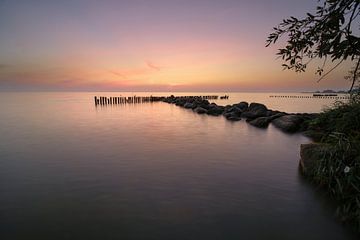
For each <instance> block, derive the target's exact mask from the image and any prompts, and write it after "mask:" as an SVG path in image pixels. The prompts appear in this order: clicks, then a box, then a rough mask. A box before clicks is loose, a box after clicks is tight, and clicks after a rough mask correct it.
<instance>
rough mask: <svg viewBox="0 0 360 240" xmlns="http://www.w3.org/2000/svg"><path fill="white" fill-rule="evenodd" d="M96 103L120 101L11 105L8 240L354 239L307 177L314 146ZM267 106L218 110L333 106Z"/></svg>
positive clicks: (3, 173)
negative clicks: (306, 154)
mask: <svg viewBox="0 0 360 240" xmlns="http://www.w3.org/2000/svg"><path fill="white" fill-rule="evenodd" d="M95 94H96V95H105V96H106V95H108V96H115V94H114V93H109V94H107V93H2V94H1V96H0V111H1V118H0V137H1V141H0V238H1V239H2V240H10V239H11V240H14V239H160V240H161V239H210V240H211V239H227V240H231V239H327V240H330V239H356V236H354V235H353V234H352V233H351V232H350V231H349V230H348V229H346V228H344V227H343V226H341V225H340V224H339V223H338V222H337V221H336V220H335V218H334V212H333V210H334V209H333V208H332V207H333V206H331V203H329V202H328V201H326V199H324V198H323V197H322V196H321V195H320V194H319V193H316V191H315V190H314V188H313V187H312V186H309V185H308V184H307V183H306V182H305V181H303V180H302V178H301V176H300V175H299V172H298V161H299V146H300V144H301V143H307V142H309V140H308V139H307V138H305V137H304V136H302V135H300V134H292V135H288V134H284V133H282V132H280V131H279V130H277V129H276V128H273V127H272V126H271V125H270V126H269V128H268V129H266V130H263V129H257V128H254V127H252V126H250V125H248V124H247V123H246V122H245V121H240V122H229V121H226V120H225V119H224V118H223V117H221V116H219V117H212V116H206V115H198V114H195V113H193V112H192V111H190V110H186V109H183V108H179V107H177V106H175V105H171V104H166V103H153V104H151V103H147V104H137V105H125V106H124V105H121V106H120V105H117V106H106V107H95V106H94V104H93V96H94V95H95ZM120 94H122V95H123V96H124V95H125V93H118V94H117V95H120ZM158 94H160V93H158ZM191 94H193V93H191ZM137 95H142V94H140V93H137ZM143 95H149V94H143ZM153 95H155V94H154V93H153ZM160 95H162V94H160ZM166 95H168V93H167V94H166ZM268 96H269V94H260V93H257V94H241V93H238V94H231V95H230V99H229V100H227V101H222V102H220V100H219V103H220V104H223V105H225V104H227V103H230V102H232V101H237V102H238V101H240V100H247V101H251V100H254V101H258V102H263V103H266V104H267V105H268V106H269V107H270V108H273V109H278V110H282V111H288V112H300V111H304V110H306V108H307V109H308V111H307V112H317V111H320V110H321V108H323V107H324V106H325V105H329V104H330V103H331V102H329V100H313V101H312V104H308V102H307V101H309V100H308V99H306V100H303V99H298V100H297V101H298V102H297V105H293V103H292V102H288V101H287V100H284V99H282V100H280V99H270V98H269V97H268ZM302 100H303V102H301V101H302Z"/></svg>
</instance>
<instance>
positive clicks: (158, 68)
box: [146, 61, 161, 71]
mask: <svg viewBox="0 0 360 240" xmlns="http://www.w3.org/2000/svg"><path fill="white" fill-rule="evenodd" d="M146 65H147V66H148V67H149V68H151V69H155V70H156V71H160V70H161V67H159V66H155V65H154V64H153V63H152V62H151V61H146Z"/></svg>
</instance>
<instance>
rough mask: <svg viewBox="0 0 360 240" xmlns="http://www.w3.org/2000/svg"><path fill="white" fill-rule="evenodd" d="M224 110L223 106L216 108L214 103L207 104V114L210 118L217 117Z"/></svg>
mask: <svg viewBox="0 0 360 240" xmlns="http://www.w3.org/2000/svg"><path fill="white" fill-rule="evenodd" d="M224 110H225V108H224V107H223V106H218V105H216V104H215V103H212V104H209V106H208V112H207V114H209V115H212V116H219V115H221V114H222V113H223V112H224Z"/></svg>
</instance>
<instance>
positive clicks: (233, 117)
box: [224, 112, 241, 121]
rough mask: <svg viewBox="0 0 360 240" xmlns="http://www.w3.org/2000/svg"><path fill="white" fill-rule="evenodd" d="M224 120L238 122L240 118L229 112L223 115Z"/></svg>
mask: <svg viewBox="0 0 360 240" xmlns="http://www.w3.org/2000/svg"><path fill="white" fill-rule="evenodd" d="M224 116H225V118H226V119H227V120H230V121H240V120H241V117H240V115H238V114H237V113H235V112H229V113H226V114H224Z"/></svg>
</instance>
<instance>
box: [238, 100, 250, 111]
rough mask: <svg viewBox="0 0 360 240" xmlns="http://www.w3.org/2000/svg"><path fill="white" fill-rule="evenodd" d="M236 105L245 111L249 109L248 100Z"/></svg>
mask: <svg viewBox="0 0 360 240" xmlns="http://www.w3.org/2000/svg"><path fill="white" fill-rule="evenodd" d="M236 106H237V107H238V108H240V109H241V110H242V111H243V112H245V111H246V110H247V109H248V107H249V104H248V103H247V102H240V103H238V104H236Z"/></svg>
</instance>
